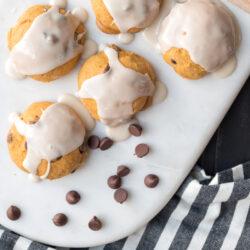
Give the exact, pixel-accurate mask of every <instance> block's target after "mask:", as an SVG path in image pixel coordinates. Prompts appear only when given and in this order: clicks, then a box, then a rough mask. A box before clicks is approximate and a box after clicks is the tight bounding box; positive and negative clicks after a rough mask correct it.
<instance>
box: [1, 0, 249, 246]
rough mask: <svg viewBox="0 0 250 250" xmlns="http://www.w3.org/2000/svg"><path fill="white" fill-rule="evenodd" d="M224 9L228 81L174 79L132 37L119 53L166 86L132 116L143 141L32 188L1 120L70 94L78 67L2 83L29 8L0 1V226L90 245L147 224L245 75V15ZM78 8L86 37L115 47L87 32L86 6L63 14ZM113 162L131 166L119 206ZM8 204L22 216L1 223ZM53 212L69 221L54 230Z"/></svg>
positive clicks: (74, 2) (96, 154) (77, 2)
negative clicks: (227, 14)
mask: <svg viewBox="0 0 250 250" xmlns="http://www.w3.org/2000/svg"><path fill="white" fill-rule="evenodd" d="M45 2H46V4H47V1H42V0H33V1H32V5H35V4H45ZM226 5H227V6H228V7H229V8H230V9H231V10H232V12H233V13H234V14H235V15H236V17H237V19H238V22H239V25H240V28H241V30H242V44H241V46H240V48H239V50H238V52H237V57H238V66H237V69H236V71H235V72H234V74H233V75H232V76H230V77H228V78H226V79H216V78H215V77H213V76H212V75H208V76H206V77H205V78H203V79H200V80H197V81H189V80H185V79H182V78H181V77H179V76H178V75H176V74H175V72H174V71H173V70H172V68H170V67H169V66H168V65H166V64H165V62H164V61H163V59H162V58H161V56H160V55H158V54H157V53H155V51H154V50H153V49H152V48H151V47H150V46H149V45H148V44H146V43H145V42H144V40H143V38H142V35H141V34H137V35H136V39H135V41H134V42H133V43H132V44H130V45H127V46H125V45H121V47H122V48H124V49H127V50H131V51H134V52H136V53H138V54H140V55H142V56H144V57H145V58H146V59H148V60H149V61H150V62H151V64H152V65H153V67H154V69H155V71H156V73H157V76H158V78H159V79H160V80H161V81H163V82H164V83H166V85H167V87H168V97H167V99H166V100H165V101H164V102H163V103H162V104H160V105H157V106H154V107H151V108H150V109H148V110H147V111H145V112H142V113H140V114H139V115H138V118H139V120H140V122H141V125H142V126H143V128H144V131H145V133H144V134H143V136H141V137H139V138H130V139H129V140H128V141H126V142H121V143H116V144H115V145H114V146H113V147H112V148H111V149H110V150H108V151H105V152H101V151H99V150H97V151H91V152H90V153H89V156H88V159H87V161H86V163H85V165H84V166H83V167H82V168H81V169H80V170H78V171H76V173H75V174H72V175H69V176H67V177H65V178H62V179H60V180H56V181H52V182H51V181H44V182H40V183H35V184H34V183H31V182H29V181H28V180H27V175H26V174H25V173H23V172H22V171H20V170H19V169H18V168H17V167H15V165H14V164H13V163H12V162H11V160H10V157H9V155H8V149H7V143H6V135H7V132H8V129H9V127H10V125H9V124H8V115H9V113H10V112H13V111H18V112H22V111H24V110H25V109H26V108H27V106H28V105H29V104H31V103H32V102H35V101H56V99H57V97H58V96H59V95H60V94H62V93H75V92H76V90H77V73H78V71H79V68H80V66H81V64H82V63H83V62H80V63H79V65H78V67H77V68H76V69H75V70H74V71H73V72H72V73H71V74H69V75H67V76H66V77H64V78H63V79H60V80H57V81H55V82H53V83H50V84H43V83H39V82H35V81H33V80H31V79H25V80H24V81H20V82H17V81H14V80H11V79H9V78H8V77H7V76H6V75H5V72H4V67H5V66H4V65H5V61H6V59H7V57H8V54H9V52H8V49H7V42H6V34H7V31H8V29H9V28H10V27H11V26H13V25H14V23H15V20H16V19H17V18H18V17H19V16H20V15H21V14H22V12H23V11H24V10H25V9H26V8H27V7H29V6H31V2H30V1H29V0H22V1H16V0H8V1H1V2H0V46H1V54H0V115H1V123H0V169H1V174H0V194H1V195H0V211H1V213H0V224H2V225H4V226H6V227H8V228H10V229H11V230H13V231H15V232H17V233H20V234H22V235H24V236H26V237H29V238H30V239H32V240H37V241H40V242H43V243H47V244H51V245H57V246H64V247H90V246H96V245H100V244H105V243H108V242H111V241H115V240H118V239H120V238H123V237H125V236H127V235H129V234H131V233H133V232H135V231H137V230H138V229H139V228H141V227H142V226H143V225H145V224H146V223H147V222H148V221H149V220H150V219H152V218H153V217H154V216H155V215H156V214H157V213H158V212H159V211H160V210H161V209H162V208H163V207H164V206H165V204H166V203H167V202H168V201H169V199H170V198H171V197H172V195H173V194H174V192H175V191H176V190H177V189H178V187H179V186H180V184H181V183H182V181H183V180H184V178H185V177H186V176H187V174H188V173H189V171H190V170H191V168H192V166H193V165H194V164H195V162H196V160H197V159H198V157H199V155H200V154H201V153H202V151H203V149H204V148H205V146H206V145H207V143H208V141H209V139H210V138H211V136H212V134H213V133H214V131H215V130H216V128H217V127H218V125H219V123H220V122H221V120H222V119H223V117H224V115H225V114H226V112H227V111H228V109H229V108H230V106H231V104H232V102H233V101H234V99H235V97H236V96H237V94H238V93H239V91H240V89H241V88H242V86H243V84H244V82H245V80H246V79H247V77H248V75H249V73H250V60H249V54H250V32H249V30H250V15H249V14H247V13H244V12H243V11H242V10H240V9H238V8H237V7H235V6H233V5H232V4H230V3H226ZM79 6H80V7H85V8H86V9H87V10H88V11H89V15H90V17H89V21H88V23H87V25H86V26H87V29H88V31H89V37H90V38H91V39H94V40H95V41H96V42H98V43H117V39H116V37H115V36H109V35H105V34H103V33H101V32H100V31H99V30H98V29H97V27H96V26H95V17H94V14H93V12H92V9H91V5H90V1H89V0H88V1H87V0H86V1H81V0H71V1H69V6H68V7H69V9H71V10H72V9H73V8H74V7H79ZM118 45H119V44H118ZM93 133H94V134H97V135H99V136H101V137H102V136H104V130H103V127H102V126H101V125H98V126H97V127H96V129H95V131H94V132H93ZM139 143H147V144H148V145H150V148H151V152H150V154H149V155H148V156H146V157H145V158H143V159H138V158H136V157H135V156H134V155H133V154H134V148H135V146H136V145H137V144H139ZM121 164H125V165H128V166H129V167H130V168H131V174H130V175H128V176H127V177H125V178H124V181H123V187H124V188H126V189H127V190H128V192H129V199H128V200H127V201H126V202H125V203H124V204H122V205H120V204H118V203H117V202H115V201H114V199H113V190H111V189H110V188H108V187H107V184H106V181H107V178H108V177H109V176H110V175H113V174H114V173H115V171H116V168H117V166H118V165H121ZM149 173H154V174H157V175H158V176H159V177H160V183H159V185H158V186H157V188H155V189H148V188H146V187H145V185H144V183H143V179H144V176H145V175H147V174H149ZM72 189H75V190H78V191H79V193H81V195H82V200H81V201H80V202H79V204H77V205H75V206H71V205H69V204H67V203H66V201H65V195H66V193H67V192H68V191H69V190H72ZM12 204H15V205H17V206H19V207H20V209H21V210H22V217H21V219H20V220H18V221H16V222H13V221H10V220H8V219H7V217H6V215H5V211H6V209H7V208H8V207H9V206H10V205H12ZM59 212H62V213H65V214H67V216H68V217H69V223H68V224H67V225H66V226H65V227H61V228H58V227H55V226H54V224H53V223H52V221H51V219H52V217H53V216H54V214H56V213H59ZM94 215H96V216H98V217H99V218H100V219H101V220H102V221H103V223H104V226H103V228H102V230H100V231H98V232H94V231H91V230H89V228H88V226H87V224H88V221H89V220H90V219H91V218H92V217H93V216H94Z"/></svg>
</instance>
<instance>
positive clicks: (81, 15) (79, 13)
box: [71, 7, 89, 23]
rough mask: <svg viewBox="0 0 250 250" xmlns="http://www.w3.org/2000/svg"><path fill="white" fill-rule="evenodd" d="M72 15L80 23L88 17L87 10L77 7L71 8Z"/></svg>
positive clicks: (84, 21)
mask: <svg viewBox="0 0 250 250" xmlns="http://www.w3.org/2000/svg"><path fill="white" fill-rule="evenodd" d="M71 13H72V15H74V16H75V17H76V18H78V19H79V20H80V22H81V23H86V22H87V21H88V18H89V14H88V11H87V10H86V9H84V8H80V7H77V8H75V9H73V10H72V12H71Z"/></svg>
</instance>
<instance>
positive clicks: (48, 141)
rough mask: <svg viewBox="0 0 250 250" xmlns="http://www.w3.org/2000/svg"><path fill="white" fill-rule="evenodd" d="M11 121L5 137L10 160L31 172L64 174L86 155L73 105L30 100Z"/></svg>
mask: <svg viewBox="0 0 250 250" xmlns="http://www.w3.org/2000/svg"><path fill="white" fill-rule="evenodd" d="M10 121H11V123H13V125H12V127H11V129H10V131H9V133H8V137H7V143H8V147H9V153H10V157H11V159H12V161H13V162H14V163H15V164H16V165H17V166H18V167H19V168H20V169H22V170H23V171H25V172H27V173H30V174H31V176H33V177H35V178H38V177H40V178H41V179H44V178H48V179H50V180H54V179H58V178H61V177H63V176H66V175H68V174H70V173H72V172H73V171H75V170H76V169H77V168H79V167H80V166H81V164H82V163H83V161H84V158H85V157H86V154H87V153H86V151H85V148H84V137H85V128H84V125H83V122H82V120H81V119H80V118H79V116H78V115H77V114H76V113H75V111H74V110H73V109H71V108H70V107H69V106H67V105H65V104H62V103H51V102H38V103H33V104H32V105H30V106H29V107H28V109H27V110H26V111H25V112H24V113H23V114H22V115H21V116H18V115H17V114H15V113H13V114H12V115H11V116H10Z"/></svg>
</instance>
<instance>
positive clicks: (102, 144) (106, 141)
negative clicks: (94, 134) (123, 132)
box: [100, 137, 113, 151]
mask: <svg viewBox="0 0 250 250" xmlns="http://www.w3.org/2000/svg"><path fill="white" fill-rule="evenodd" d="M112 145H113V141H112V140H111V139H109V138H108V137H105V138H103V139H102V140H101V142H100V149H101V150H102V151H104V150H107V149H109V148H110V147H111V146H112Z"/></svg>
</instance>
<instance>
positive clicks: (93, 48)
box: [82, 39, 98, 60]
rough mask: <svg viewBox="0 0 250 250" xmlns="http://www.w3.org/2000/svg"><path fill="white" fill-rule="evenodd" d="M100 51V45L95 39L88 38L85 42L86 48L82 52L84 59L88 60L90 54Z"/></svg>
mask: <svg viewBox="0 0 250 250" xmlns="http://www.w3.org/2000/svg"><path fill="white" fill-rule="evenodd" d="M97 52H98V45H97V44H96V42H95V41H93V40H91V39H87V40H86V41H85V43H84V50H83V53H82V59H84V60H86V59H88V58H89V57H90V56H93V55H94V54H96V53H97Z"/></svg>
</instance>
